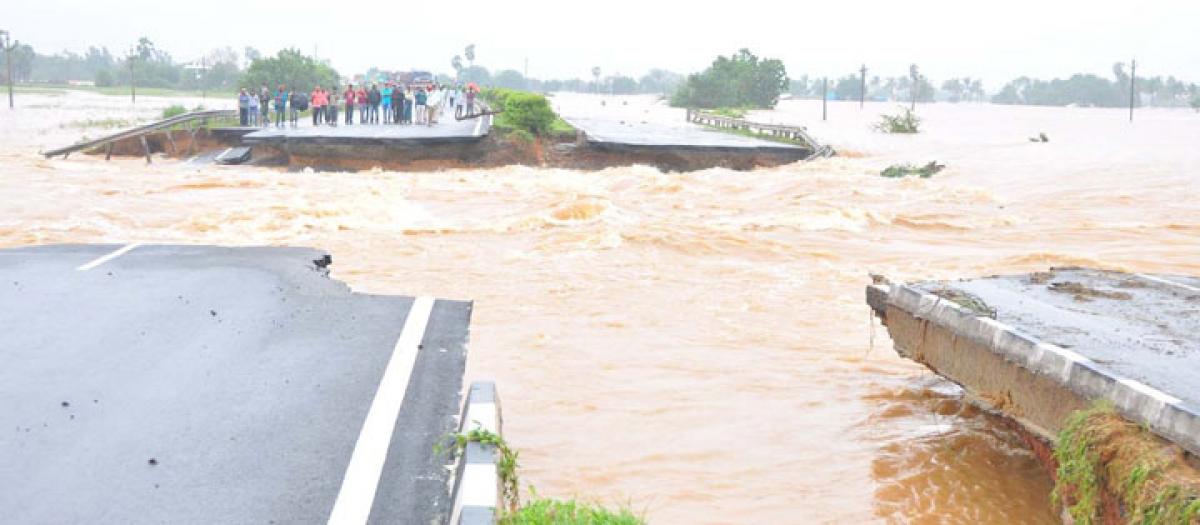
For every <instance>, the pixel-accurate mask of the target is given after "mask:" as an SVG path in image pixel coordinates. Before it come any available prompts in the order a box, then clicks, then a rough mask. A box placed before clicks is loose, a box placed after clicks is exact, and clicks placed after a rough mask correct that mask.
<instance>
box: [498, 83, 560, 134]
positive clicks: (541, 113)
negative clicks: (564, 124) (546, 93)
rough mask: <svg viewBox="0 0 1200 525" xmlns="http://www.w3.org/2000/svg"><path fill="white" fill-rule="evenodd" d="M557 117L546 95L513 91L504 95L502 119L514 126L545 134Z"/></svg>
mask: <svg viewBox="0 0 1200 525" xmlns="http://www.w3.org/2000/svg"><path fill="white" fill-rule="evenodd" d="M556 118H558V116H557V115H555V114H554V110H552V109H550V103H549V102H547V101H546V97H543V96H541V95H536V94H533V93H522V92H513V93H509V94H508V95H507V96H505V97H504V120H505V121H506V122H507V123H508V124H511V125H512V126H513V127H514V128H517V129H523V130H525V131H528V132H530V133H533V134H534V135H545V134H546V133H547V132H549V131H550V127H551V125H553V124H554V120H555V119H556Z"/></svg>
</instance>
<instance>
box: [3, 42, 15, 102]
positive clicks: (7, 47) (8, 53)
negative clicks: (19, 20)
mask: <svg viewBox="0 0 1200 525" xmlns="http://www.w3.org/2000/svg"><path fill="white" fill-rule="evenodd" d="M0 45H3V46H4V63H5V64H6V65H7V66H8V109H13V94H12V92H13V87H12V86H13V73H12V49H13V48H12V45H11V44H10V43H9V41H8V31H5V30H3V29H0Z"/></svg>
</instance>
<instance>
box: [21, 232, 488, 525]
mask: <svg viewBox="0 0 1200 525" xmlns="http://www.w3.org/2000/svg"><path fill="white" fill-rule="evenodd" d="M324 257H325V254H324V253H323V252H320V251H316V250H311V249H302V248H218V247H201V246H190V247H189V246H135V245H130V246H121V245H108V246H104V245H87V246H82V245H72V246H41V247H30V248H18V249H9V250H0V274H2V275H3V278H2V279H0V312H2V313H0V333H3V334H4V336H3V337H2V338H0V362H2V363H3V366H0V385H3V386H0V407H2V408H3V410H0V423H2V425H0V509H3V518H2V521H4V522H6V523H206V524H207V523H323V522H326V520H328V519H329V518H330V516H331V513H332V512H333V509H334V507H335V504H336V505H337V506H338V507H339V511H340V512H341V513H342V515H344V516H352V517H353V516H357V517H358V518H357V519H358V522H362V521H365V520H366V518H367V517H368V516H369V521H370V522H372V523H421V524H427V523H432V522H440V521H442V520H444V519H445V517H446V516H448V514H449V508H450V501H449V496H448V490H447V483H448V476H449V475H450V473H449V470H448V469H447V468H446V467H445V463H446V461H447V460H446V459H445V458H441V457H437V456H436V455H435V454H434V453H433V447H434V444H435V442H437V441H439V440H441V439H442V438H443V437H444V436H445V435H446V434H447V433H449V432H452V431H453V430H454V429H456V428H457V425H456V421H455V417H456V415H457V414H458V412H459V409H460V405H459V403H460V392H461V389H462V376H463V370H464V364H465V359H466V340H467V335H468V324H469V321H470V315H471V307H472V305H471V303H469V302H455V301H443V300H436V301H435V300H432V299H429V298H419V299H413V298H409V297H392V296H376V295H364V294H358V293H353V292H351V291H350V290H349V288H348V287H346V286H345V285H344V284H342V283H340V282H338V281H335V280H332V279H329V278H328V277H327V276H326V270H325V269H324V268H323V267H322V262H323V259H324ZM405 332H407V333H405ZM418 344H419V346H417V345H418ZM385 371H386V372H385ZM381 382H382V383H381ZM389 392H390V393H389ZM400 400H402V403H401V402H400ZM393 401H394V402H393ZM369 413H370V416H368V414H369ZM368 419H369V420H371V421H372V423H371V424H366V422H367V420H368ZM352 458H353V460H352ZM351 463H354V466H353V467H352V466H351ZM349 521H351V522H353V521H354V519H351V520H349Z"/></svg>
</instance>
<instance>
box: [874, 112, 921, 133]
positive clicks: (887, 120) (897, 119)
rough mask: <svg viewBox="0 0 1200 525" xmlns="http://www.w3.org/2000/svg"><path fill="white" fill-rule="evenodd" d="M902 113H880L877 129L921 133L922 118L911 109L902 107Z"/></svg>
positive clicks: (889, 131)
mask: <svg viewBox="0 0 1200 525" xmlns="http://www.w3.org/2000/svg"><path fill="white" fill-rule="evenodd" d="M900 110H901V111H902V113H898V114H896V115H880V116H879V117H880V119H882V120H880V121H879V123H878V124H875V129H877V130H879V131H882V132H884V133H920V132H921V119H920V117H917V114H916V113H913V112H912V110H911V109H908V108H900Z"/></svg>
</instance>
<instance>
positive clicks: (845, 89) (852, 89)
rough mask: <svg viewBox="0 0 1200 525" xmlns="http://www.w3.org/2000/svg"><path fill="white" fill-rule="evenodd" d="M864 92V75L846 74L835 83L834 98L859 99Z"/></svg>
mask: <svg viewBox="0 0 1200 525" xmlns="http://www.w3.org/2000/svg"><path fill="white" fill-rule="evenodd" d="M861 92H862V77H860V76H858V75H846V76H844V77H842V78H839V79H838V80H837V82H836V83H835V84H834V85H833V99H834V100H857V99H858V96H859V94H860V93H861Z"/></svg>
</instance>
